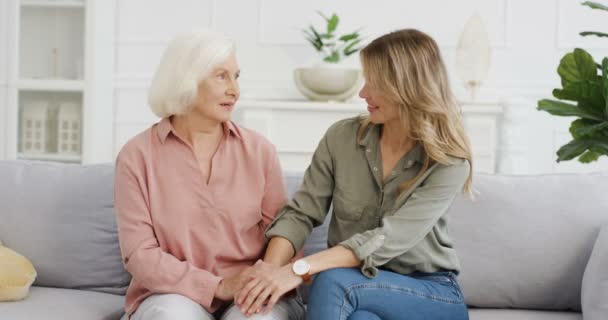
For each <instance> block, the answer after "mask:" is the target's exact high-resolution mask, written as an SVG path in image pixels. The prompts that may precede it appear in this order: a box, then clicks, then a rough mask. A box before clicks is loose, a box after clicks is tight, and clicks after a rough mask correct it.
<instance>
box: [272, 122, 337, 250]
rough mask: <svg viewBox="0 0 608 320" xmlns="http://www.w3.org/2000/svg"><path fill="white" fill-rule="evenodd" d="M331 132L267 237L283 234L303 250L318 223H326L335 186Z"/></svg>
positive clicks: (326, 136)
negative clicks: (330, 143) (330, 146)
mask: <svg viewBox="0 0 608 320" xmlns="http://www.w3.org/2000/svg"><path fill="white" fill-rule="evenodd" d="M328 135H329V131H328V133H326V134H325V136H324V137H323V138H322V139H321V141H320V142H319V145H318V146H317V149H316V150H315V153H314V155H313V158H312V161H311V164H310V166H309V167H308V169H306V172H305V173H304V179H303V182H302V186H301V187H300V189H299V190H298V191H297V192H296V193H295V195H294V196H293V198H292V199H291V201H289V202H288V203H287V205H286V206H285V207H283V209H282V210H281V211H280V213H279V215H278V216H277V218H276V219H275V220H274V221H273V222H272V223H271V224H270V226H269V227H268V229H267V230H266V238H267V239H271V238H273V237H282V238H285V239H287V240H289V241H290V242H291V244H292V245H293V247H294V250H295V251H294V252H298V251H300V249H301V248H302V247H303V246H304V243H305V242H306V238H307V237H308V235H309V234H310V232H311V231H312V229H313V228H314V227H317V226H319V225H321V224H322V223H323V221H324V220H325V216H326V215H327V212H328V210H329V206H330V204H331V200H332V192H333V189H334V177H333V172H334V164H333V159H332V155H331V153H330V148H329V147H328V144H329V142H328V140H329V138H328Z"/></svg>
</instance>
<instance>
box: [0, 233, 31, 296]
mask: <svg viewBox="0 0 608 320" xmlns="http://www.w3.org/2000/svg"><path fill="white" fill-rule="evenodd" d="M35 279H36V269H34V266H33V265H32V263H31V262H30V261H29V260H28V259H27V258H26V257H24V256H22V255H20V254H18V253H17V252H15V251H13V250H11V249H9V248H7V247H4V246H2V243H0V301H17V300H21V299H23V298H25V297H26V296H27V294H28V292H29V290H30V286H31V285H32V283H34V280H35Z"/></svg>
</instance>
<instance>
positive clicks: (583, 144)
mask: <svg viewBox="0 0 608 320" xmlns="http://www.w3.org/2000/svg"><path fill="white" fill-rule="evenodd" d="M590 145H591V143H590V142H589V141H587V140H572V141H570V142H568V143H567V144H565V145H563V146H562V147H561V148H559V150H557V162H560V161H567V160H572V159H574V158H575V157H578V156H580V155H581V154H582V153H583V152H585V151H586V150H587V149H588V148H589V146H590Z"/></svg>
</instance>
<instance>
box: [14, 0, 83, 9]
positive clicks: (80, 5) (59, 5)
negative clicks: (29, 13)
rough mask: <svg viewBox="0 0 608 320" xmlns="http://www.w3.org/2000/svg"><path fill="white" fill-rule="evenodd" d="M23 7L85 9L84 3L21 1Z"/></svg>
mask: <svg viewBox="0 0 608 320" xmlns="http://www.w3.org/2000/svg"><path fill="white" fill-rule="evenodd" d="M21 6H22V7H34V8H84V2H83V1H29V0H23V1H21Z"/></svg>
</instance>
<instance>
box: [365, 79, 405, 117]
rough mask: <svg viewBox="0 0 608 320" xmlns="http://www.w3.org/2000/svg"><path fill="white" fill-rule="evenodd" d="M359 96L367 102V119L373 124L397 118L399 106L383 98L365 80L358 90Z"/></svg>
mask: <svg viewBox="0 0 608 320" xmlns="http://www.w3.org/2000/svg"><path fill="white" fill-rule="evenodd" d="M359 97H361V98H363V99H365V101H366V102H367V111H368V112H369V120H370V121H371V122H372V123H374V124H386V123H388V122H391V121H398V120H399V106H398V105H397V104H395V103H392V102H390V101H389V100H388V99H385V98H384V97H383V95H382V94H381V93H380V92H379V91H378V90H375V89H374V88H372V86H371V85H370V84H369V83H368V82H366V83H365V84H364V85H363V88H361V90H360V91H359Z"/></svg>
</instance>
